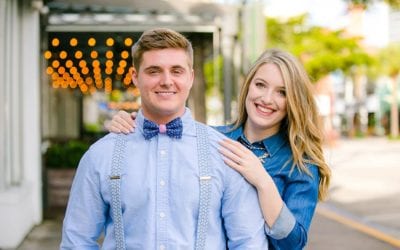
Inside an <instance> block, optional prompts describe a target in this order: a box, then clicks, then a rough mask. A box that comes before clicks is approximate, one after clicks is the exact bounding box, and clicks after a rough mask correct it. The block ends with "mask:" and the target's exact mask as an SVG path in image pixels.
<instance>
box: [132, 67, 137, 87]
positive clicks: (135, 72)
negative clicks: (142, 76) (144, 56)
mask: <svg viewBox="0 0 400 250" xmlns="http://www.w3.org/2000/svg"><path fill="white" fill-rule="evenodd" d="M137 78H138V72H137V70H136V68H135V67H133V68H132V82H133V84H134V85H135V86H136V87H137V84H138V79H137Z"/></svg>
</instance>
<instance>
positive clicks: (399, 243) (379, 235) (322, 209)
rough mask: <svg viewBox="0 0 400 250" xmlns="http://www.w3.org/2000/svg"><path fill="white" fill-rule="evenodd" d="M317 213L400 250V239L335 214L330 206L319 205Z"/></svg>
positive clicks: (337, 213)
mask: <svg viewBox="0 0 400 250" xmlns="http://www.w3.org/2000/svg"><path fill="white" fill-rule="evenodd" d="M317 213H318V214H320V215H322V216H324V217H326V218H329V219H331V220H334V221H337V222H339V223H341V224H344V225H346V226H348V227H351V228H353V229H356V230H358V231H360V232H362V233H365V234H368V235H370V236H372V237H374V238H376V239H379V240H381V241H384V242H386V243H388V244H390V245H392V246H395V247H399V248H400V240H399V239H396V238H394V237H392V236H390V235H388V234H386V233H384V232H382V231H380V230H377V229H375V228H373V227H371V226H368V225H366V224H365V223H361V222H359V221H357V220H355V219H352V218H350V217H349V216H345V215H341V214H340V213H339V212H335V211H334V209H329V208H328V206H324V205H322V204H320V205H318V207H317Z"/></svg>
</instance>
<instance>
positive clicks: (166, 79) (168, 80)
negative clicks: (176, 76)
mask: <svg viewBox="0 0 400 250" xmlns="http://www.w3.org/2000/svg"><path fill="white" fill-rule="evenodd" d="M172 84H173V80H172V76H171V74H170V73H168V72H166V73H164V74H163V79H162V80H161V85H166V86H169V85H172Z"/></svg>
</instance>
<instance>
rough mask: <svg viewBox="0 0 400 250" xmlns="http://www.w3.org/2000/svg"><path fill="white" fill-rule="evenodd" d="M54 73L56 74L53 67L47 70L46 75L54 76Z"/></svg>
mask: <svg viewBox="0 0 400 250" xmlns="http://www.w3.org/2000/svg"><path fill="white" fill-rule="evenodd" d="M53 72H54V70H53V68H52V67H50V66H49V67H47V68H46V73H47V74H48V75H51V74H53Z"/></svg>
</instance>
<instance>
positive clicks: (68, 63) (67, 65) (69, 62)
mask: <svg viewBox="0 0 400 250" xmlns="http://www.w3.org/2000/svg"><path fill="white" fill-rule="evenodd" d="M73 65H74V63H73V62H72V60H67V61H66V62H65V67H67V68H71V67H72V66H73Z"/></svg>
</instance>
